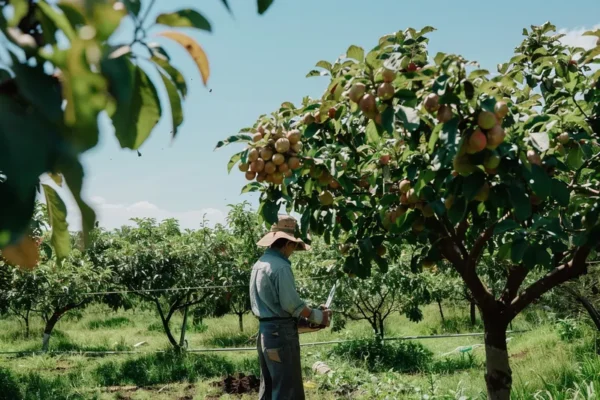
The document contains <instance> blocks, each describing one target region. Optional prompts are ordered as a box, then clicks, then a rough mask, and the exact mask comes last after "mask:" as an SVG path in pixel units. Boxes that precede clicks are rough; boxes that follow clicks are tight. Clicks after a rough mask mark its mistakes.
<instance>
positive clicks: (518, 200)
mask: <svg viewBox="0 0 600 400" xmlns="http://www.w3.org/2000/svg"><path fill="white" fill-rule="evenodd" d="M508 193H509V197H510V202H511V204H512V206H513V208H514V209H515V216H516V217H517V219H518V220H519V221H524V220H526V219H527V218H529V217H530V216H531V202H530V201H529V198H528V197H527V196H526V195H525V193H524V190H523V189H522V188H520V187H518V186H516V185H514V184H513V185H511V186H510V187H509V188H508Z"/></svg>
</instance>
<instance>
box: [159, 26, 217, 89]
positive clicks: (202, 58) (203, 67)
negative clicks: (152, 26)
mask: <svg viewBox="0 0 600 400" xmlns="http://www.w3.org/2000/svg"><path fill="white" fill-rule="evenodd" d="M159 36H164V37H166V38H168V39H171V40H174V41H176V42H177V43H179V44H180V45H181V46H182V47H183V48H184V49H185V50H186V51H187V52H188V53H189V54H190V56H192V58H193V59H194V62H195V63H196V65H197V66H198V69H199V70H200V75H202V82H204V86H206V83H207V82H208V77H209V76H210V67H209V65H208V58H207V57H206V53H205V52H204V50H202V47H200V45H199V44H198V43H196V41H195V40H194V39H192V38H191V37H189V36H187V35H184V34H183V33H180V32H173V31H167V32H161V33H159Z"/></svg>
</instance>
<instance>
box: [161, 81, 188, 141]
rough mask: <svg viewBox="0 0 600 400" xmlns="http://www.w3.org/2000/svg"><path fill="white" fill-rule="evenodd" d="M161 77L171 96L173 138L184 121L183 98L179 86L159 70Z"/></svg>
mask: <svg viewBox="0 0 600 400" xmlns="http://www.w3.org/2000/svg"><path fill="white" fill-rule="evenodd" d="M159 74H160V77H161V78H162V81H163V84H164V85H165V89H166V90H167V95H168V97H169V104H170V108H171V117H172V120H173V132H172V135H173V138H175V136H176V135H177V128H179V126H180V125H181V124H182V123H183V110H182V108H181V98H180V97H179V93H178V92H177V88H176V87H175V85H174V84H173V82H172V81H171V79H169V77H168V76H166V75H165V74H164V73H162V72H161V71H160V70H159Z"/></svg>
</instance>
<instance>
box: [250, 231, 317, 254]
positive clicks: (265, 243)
mask: <svg viewBox="0 0 600 400" xmlns="http://www.w3.org/2000/svg"><path fill="white" fill-rule="evenodd" d="M277 239H287V240H289V241H290V242H294V243H297V244H298V245H299V246H298V250H300V251H306V250H310V246H309V245H307V244H306V243H304V241H303V240H302V239H298V238H297V237H294V236H293V235H290V234H289V233H285V232H269V233H267V234H266V235H265V236H263V238H262V239H260V240H259V241H258V243H256V244H257V245H258V246H260V247H271V245H272V244H273V243H275V241H276V240H277Z"/></svg>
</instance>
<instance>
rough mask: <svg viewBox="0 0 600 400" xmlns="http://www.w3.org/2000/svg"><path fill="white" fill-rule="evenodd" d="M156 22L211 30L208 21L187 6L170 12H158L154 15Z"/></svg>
mask: <svg viewBox="0 0 600 400" xmlns="http://www.w3.org/2000/svg"><path fill="white" fill-rule="evenodd" d="M156 23H157V24H162V25H167V26H172V27H178V28H198V29H202V30H205V31H209V32H210V31H211V26H210V22H208V20H207V19H206V18H205V17H204V16H203V15H202V14H200V13H199V12H198V11H196V10H192V9H189V8H188V9H185V10H179V11H175V12H172V13H167V14H159V15H158V16H157V17H156Z"/></svg>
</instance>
